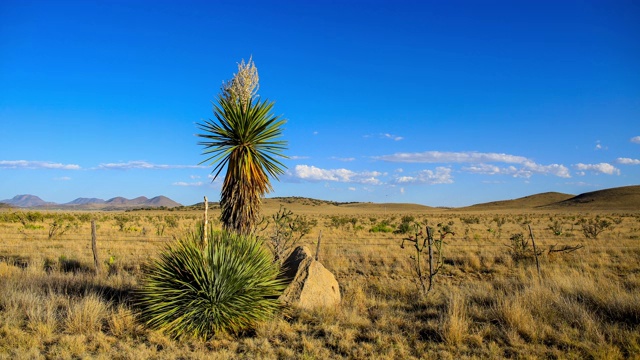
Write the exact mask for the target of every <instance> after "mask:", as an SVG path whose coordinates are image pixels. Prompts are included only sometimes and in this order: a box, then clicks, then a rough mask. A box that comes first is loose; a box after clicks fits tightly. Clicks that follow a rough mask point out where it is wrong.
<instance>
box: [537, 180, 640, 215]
mask: <svg viewBox="0 0 640 360" xmlns="http://www.w3.org/2000/svg"><path fill="white" fill-rule="evenodd" d="M544 208H545V209H559V210H639V211H640V185H633V186H623V187H617V188H612V189H604V190H598V191H592V192H588V193H584V194H580V195H578V196H574V197H572V198H570V199H566V200H563V201H560V202H557V203H555V204H550V205H547V206H544Z"/></svg>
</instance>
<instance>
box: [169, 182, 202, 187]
mask: <svg viewBox="0 0 640 360" xmlns="http://www.w3.org/2000/svg"><path fill="white" fill-rule="evenodd" d="M171 185H173V186H186V187H189V186H202V185H204V183H203V182H202V181H198V182H192V183H188V182H184V181H178V182H174V183H173V184H171Z"/></svg>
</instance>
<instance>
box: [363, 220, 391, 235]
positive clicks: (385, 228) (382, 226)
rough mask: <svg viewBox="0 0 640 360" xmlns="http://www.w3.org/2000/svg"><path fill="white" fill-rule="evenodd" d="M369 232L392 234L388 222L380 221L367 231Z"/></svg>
mask: <svg viewBox="0 0 640 360" xmlns="http://www.w3.org/2000/svg"><path fill="white" fill-rule="evenodd" d="M369 232H374V233H375V232H384V233H390V232H393V228H392V227H391V224H390V222H389V221H388V220H382V221H380V222H379V223H377V224H375V225H373V226H372V227H371V229H369Z"/></svg>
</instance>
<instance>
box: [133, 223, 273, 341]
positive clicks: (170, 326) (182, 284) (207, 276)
mask: <svg viewBox="0 0 640 360" xmlns="http://www.w3.org/2000/svg"><path fill="white" fill-rule="evenodd" d="M201 228H202V226H199V227H198V230H197V231H196V232H193V233H191V234H188V235H187V236H186V237H185V238H184V239H179V240H177V241H175V242H173V243H171V244H169V245H167V246H166V248H165V249H164V250H163V251H162V252H161V253H160V255H159V256H158V257H157V258H156V259H152V260H151V261H150V262H149V263H148V264H147V265H146V266H145V271H144V278H143V280H142V285H141V288H140V290H139V291H138V295H139V301H138V304H139V305H140V309H141V315H142V318H143V319H144V320H145V322H146V324H147V325H148V326H150V327H152V328H155V329H159V330H162V331H164V332H166V333H168V334H170V335H172V336H174V337H191V336H193V337H201V338H208V337H210V336H212V335H213V334H215V333H218V332H230V333H238V332H241V331H244V330H248V329H251V328H253V327H254V326H255V325H256V324H257V323H258V322H260V321H264V320H266V319H268V318H269V317H271V316H272V315H273V313H274V312H275V311H276V310H277V309H278V308H279V306H280V303H279V301H278V296H279V295H280V294H281V293H282V291H283V290H284V288H285V284H284V283H283V281H282V280H280V279H278V275H279V274H280V267H279V265H278V263H277V262H274V261H273V256H272V255H271V254H270V252H269V251H268V250H267V249H266V248H265V247H264V246H262V243H261V242H260V241H259V240H258V239H256V238H254V237H251V236H241V235H237V234H233V233H228V232H209V236H208V239H207V241H204V242H203V241H202V237H201V236H202V235H201V234H202V231H201V230H202V229H201Z"/></svg>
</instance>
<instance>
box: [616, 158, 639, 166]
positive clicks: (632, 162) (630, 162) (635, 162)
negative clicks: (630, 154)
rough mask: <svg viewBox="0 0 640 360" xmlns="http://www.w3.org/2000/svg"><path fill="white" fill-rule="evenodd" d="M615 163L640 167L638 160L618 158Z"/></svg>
mask: <svg viewBox="0 0 640 360" xmlns="http://www.w3.org/2000/svg"><path fill="white" fill-rule="evenodd" d="M616 162H617V163H618V164H624V165H640V160H638V159H630V158H618V159H617V160H616Z"/></svg>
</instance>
